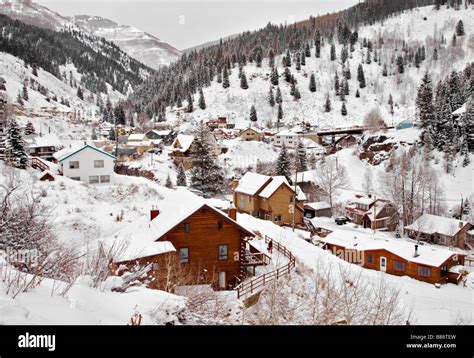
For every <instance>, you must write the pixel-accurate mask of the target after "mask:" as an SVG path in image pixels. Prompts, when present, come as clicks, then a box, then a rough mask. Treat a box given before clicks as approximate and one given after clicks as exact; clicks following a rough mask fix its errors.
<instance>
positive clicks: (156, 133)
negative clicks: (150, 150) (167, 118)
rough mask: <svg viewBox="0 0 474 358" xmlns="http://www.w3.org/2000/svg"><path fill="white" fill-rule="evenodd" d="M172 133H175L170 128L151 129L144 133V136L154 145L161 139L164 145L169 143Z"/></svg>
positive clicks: (172, 137)
mask: <svg viewBox="0 0 474 358" xmlns="http://www.w3.org/2000/svg"><path fill="white" fill-rule="evenodd" d="M174 135H175V133H174V131H173V130H172V129H162V130H156V129H152V130H150V131H148V132H146V133H145V137H146V138H147V139H149V140H151V141H152V143H153V144H155V145H156V144H157V143H158V142H157V141H161V142H163V143H164V144H166V145H169V144H171V143H172V141H173V139H174Z"/></svg>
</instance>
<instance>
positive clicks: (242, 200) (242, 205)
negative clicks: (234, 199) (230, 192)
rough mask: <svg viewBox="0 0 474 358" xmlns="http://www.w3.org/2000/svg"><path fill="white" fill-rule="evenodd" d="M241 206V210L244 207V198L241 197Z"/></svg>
mask: <svg viewBox="0 0 474 358" xmlns="http://www.w3.org/2000/svg"><path fill="white" fill-rule="evenodd" d="M239 206H240V207H241V208H243V207H244V197H243V196H239Z"/></svg>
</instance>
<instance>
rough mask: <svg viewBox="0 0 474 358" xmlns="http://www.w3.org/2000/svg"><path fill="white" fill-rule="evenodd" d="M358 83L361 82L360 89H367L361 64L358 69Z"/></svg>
mask: <svg viewBox="0 0 474 358" xmlns="http://www.w3.org/2000/svg"><path fill="white" fill-rule="evenodd" d="M357 81H359V87H360V88H365V75H364V69H363V67H362V64H359V67H358V68H357Z"/></svg>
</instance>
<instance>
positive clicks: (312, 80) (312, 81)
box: [309, 73, 316, 92]
mask: <svg viewBox="0 0 474 358" xmlns="http://www.w3.org/2000/svg"><path fill="white" fill-rule="evenodd" d="M309 90H310V91H311V92H316V77H315V76H314V73H312V74H311V76H310V78H309Z"/></svg>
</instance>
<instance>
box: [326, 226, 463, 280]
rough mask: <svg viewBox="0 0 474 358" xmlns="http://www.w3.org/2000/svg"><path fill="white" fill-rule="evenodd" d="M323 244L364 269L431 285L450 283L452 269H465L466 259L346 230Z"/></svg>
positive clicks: (438, 249) (337, 254) (445, 252)
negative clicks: (460, 266) (405, 277)
mask: <svg viewBox="0 0 474 358" xmlns="http://www.w3.org/2000/svg"><path fill="white" fill-rule="evenodd" d="M319 242H320V243H321V247H322V248H323V249H326V250H328V251H330V252H331V253H333V254H334V255H336V256H338V257H339V258H341V259H343V260H345V261H348V262H351V263H353V264H357V265H360V266H361V267H364V268H368V269H372V270H378V271H383V272H386V273H389V274H392V275H396V276H409V277H413V278H415V279H417V280H420V281H425V282H429V283H446V282H448V280H449V272H450V269H451V268H452V267H454V266H458V265H464V261H465V257H466V255H465V254H460V253H457V252H454V251H451V250H445V249H442V248H433V247H432V246H427V245H417V244H414V243H411V242H408V241H403V240H397V239H386V238H379V237H374V236H372V235H368V234H361V233H354V232H349V231H342V230H338V231H333V232H331V233H330V234H328V235H327V236H326V237H324V238H319ZM454 282H456V283H457V282H458V281H457V280H456V281H454Z"/></svg>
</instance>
